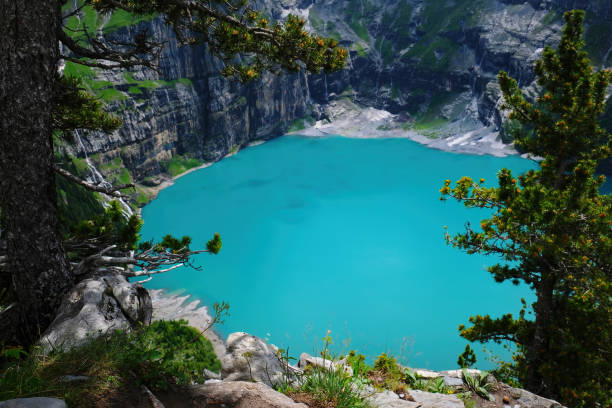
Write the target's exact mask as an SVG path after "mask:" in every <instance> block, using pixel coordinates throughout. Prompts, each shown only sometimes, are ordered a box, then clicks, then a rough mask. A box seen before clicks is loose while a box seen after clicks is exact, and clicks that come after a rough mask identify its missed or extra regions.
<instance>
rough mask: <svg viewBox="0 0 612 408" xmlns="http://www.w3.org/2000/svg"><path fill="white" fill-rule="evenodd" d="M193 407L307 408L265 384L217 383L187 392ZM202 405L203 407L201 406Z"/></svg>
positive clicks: (242, 382)
mask: <svg viewBox="0 0 612 408" xmlns="http://www.w3.org/2000/svg"><path fill="white" fill-rule="evenodd" d="M187 393H188V394H189V397H190V398H191V400H192V401H193V402H194V403H195V405H194V406H204V407H227V408H308V407H307V406H306V405H304V404H298V403H296V402H294V401H293V400H292V399H291V398H289V397H287V396H286V395H283V394H281V393H279V392H277V391H274V390H273V389H272V388H270V387H268V386H267V385H265V384H261V383H252V382H244V381H233V382H218V383H213V384H205V385H200V386H197V387H193V388H191V389H189V390H187ZM202 404H203V405H202Z"/></svg>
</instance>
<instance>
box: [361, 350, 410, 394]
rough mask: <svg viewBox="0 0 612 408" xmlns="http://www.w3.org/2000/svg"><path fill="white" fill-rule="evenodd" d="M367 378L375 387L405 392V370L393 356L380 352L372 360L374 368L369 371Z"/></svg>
mask: <svg viewBox="0 0 612 408" xmlns="http://www.w3.org/2000/svg"><path fill="white" fill-rule="evenodd" d="M368 378H369V379H370V380H371V381H372V383H373V385H374V386H375V387H377V388H382V389H387V390H391V391H393V392H397V393H402V392H406V390H407V387H406V381H405V372H404V370H402V369H401V368H400V366H399V365H398V364H397V360H396V359H395V357H393V356H389V355H387V353H382V354H381V355H379V356H378V357H377V358H376V361H374V369H373V370H372V371H370V373H369V375H368Z"/></svg>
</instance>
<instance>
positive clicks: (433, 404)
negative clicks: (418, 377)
mask: <svg viewBox="0 0 612 408" xmlns="http://www.w3.org/2000/svg"><path fill="white" fill-rule="evenodd" d="M408 393H409V394H410V395H411V396H412V398H414V400H415V402H416V403H417V404H418V406H419V407H422V408H464V406H463V402H462V401H461V400H460V399H459V398H457V396H456V395H447V394H435V393H431V392H425V391H418V390H410V391H408Z"/></svg>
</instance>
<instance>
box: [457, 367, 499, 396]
mask: <svg viewBox="0 0 612 408" xmlns="http://www.w3.org/2000/svg"><path fill="white" fill-rule="evenodd" d="M462 373H463V382H464V383H465V385H466V386H467V387H468V389H469V390H471V391H473V392H475V393H476V394H477V395H479V396H481V397H482V398H484V399H488V400H489V401H495V398H494V397H493V396H492V395H491V394H490V392H491V391H493V385H492V384H491V383H489V382H488V380H487V378H488V377H489V373H487V372H486V371H482V372H481V373H479V374H478V373H476V374H474V375H471V374H470V373H469V372H468V371H467V370H465V369H464V370H462Z"/></svg>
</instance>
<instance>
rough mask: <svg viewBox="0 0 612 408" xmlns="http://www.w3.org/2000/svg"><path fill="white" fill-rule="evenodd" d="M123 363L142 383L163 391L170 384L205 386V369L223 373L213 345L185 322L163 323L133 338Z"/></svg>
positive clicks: (158, 323)
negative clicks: (200, 384) (170, 382)
mask: <svg viewBox="0 0 612 408" xmlns="http://www.w3.org/2000/svg"><path fill="white" fill-rule="evenodd" d="M123 362H124V364H125V365H126V366H127V367H131V368H132V369H133V370H134V371H135V372H136V374H137V376H138V379H139V381H142V382H143V383H145V384H147V385H149V386H152V387H155V388H162V389H164V388H166V387H167V386H168V381H172V382H174V383H176V384H179V385H188V384H191V383H192V382H203V381H204V379H205V378H204V376H203V375H204V369H208V370H211V371H213V372H216V373H218V372H219V371H220V370H221V362H220V361H219V359H218V358H217V356H216V354H215V352H214V350H213V346H212V344H211V342H210V341H209V340H208V339H206V338H204V337H202V336H201V335H200V333H199V332H198V331H197V330H196V329H194V328H193V327H190V326H188V325H187V322H186V321H185V320H178V321H176V320H169V321H163V320H160V321H157V322H154V323H152V324H151V325H150V326H148V327H146V328H145V329H144V330H143V331H141V332H139V333H137V334H136V335H134V338H133V341H132V345H131V347H129V348H128V350H127V351H126V352H125V354H124V357H123Z"/></svg>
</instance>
